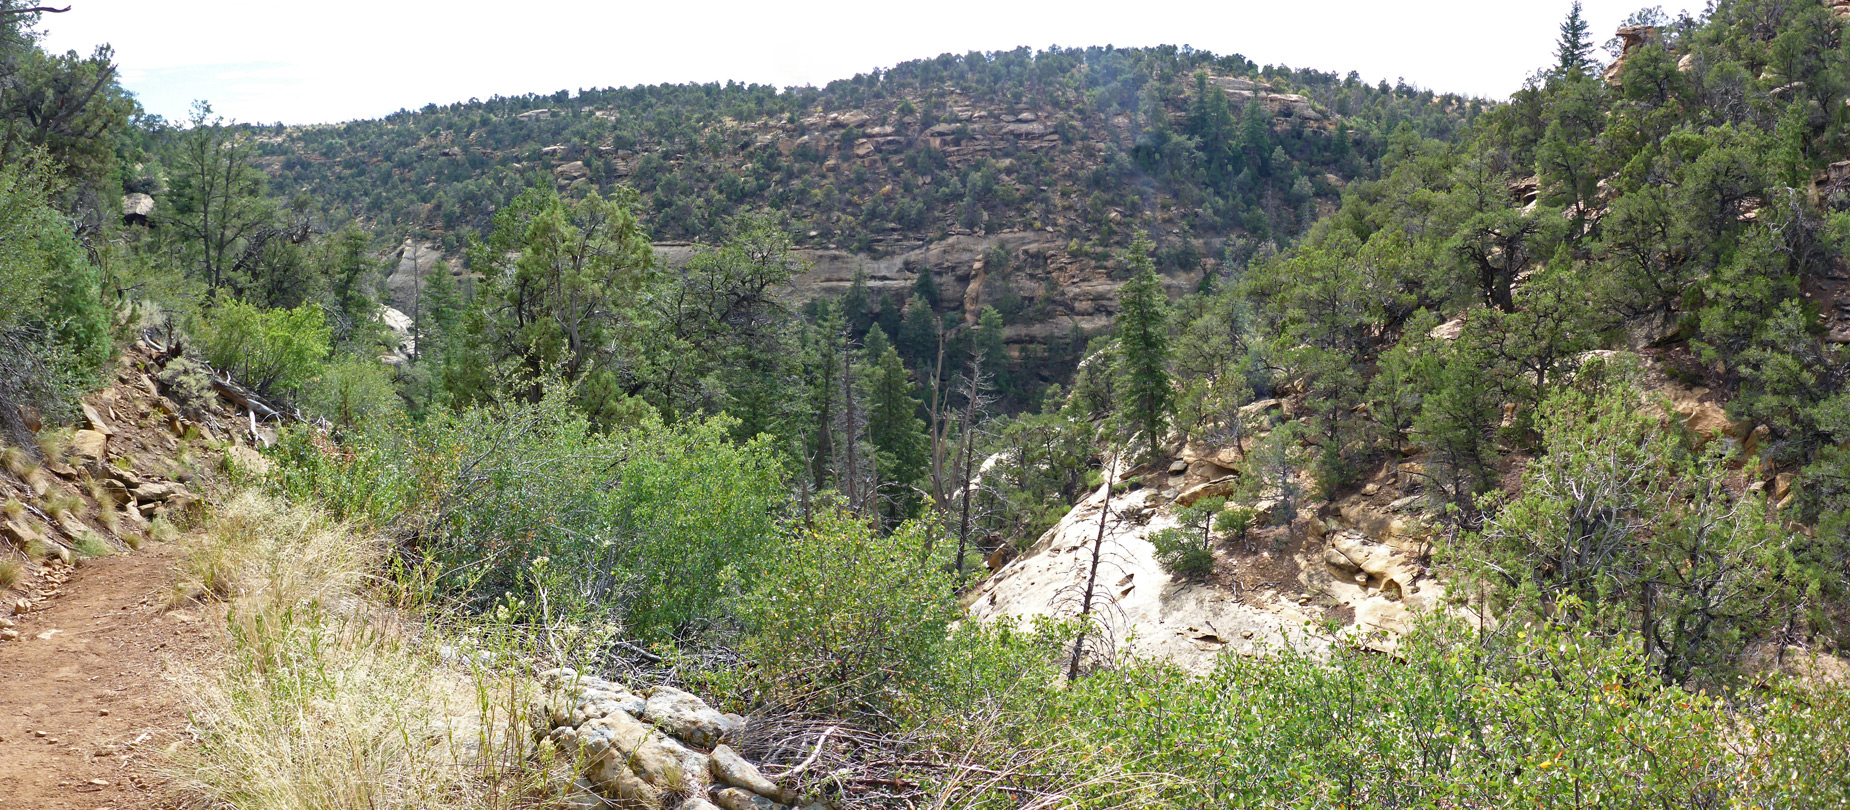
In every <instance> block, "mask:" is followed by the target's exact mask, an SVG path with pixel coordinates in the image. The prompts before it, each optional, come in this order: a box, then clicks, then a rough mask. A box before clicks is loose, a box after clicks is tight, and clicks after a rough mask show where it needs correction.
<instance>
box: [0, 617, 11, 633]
mask: <svg viewBox="0 0 1850 810" xmlns="http://www.w3.org/2000/svg"><path fill="white" fill-rule="evenodd" d="M12 626H13V620H12V619H9V618H7V617H5V616H0V630H7V629H10V628H11V627H12Z"/></svg>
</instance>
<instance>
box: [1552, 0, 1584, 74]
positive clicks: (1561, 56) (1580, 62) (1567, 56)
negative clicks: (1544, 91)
mask: <svg viewBox="0 0 1850 810" xmlns="http://www.w3.org/2000/svg"><path fill="white" fill-rule="evenodd" d="M1555 60H1556V64H1555V72H1556V75H1558V76H1559V77H1560V78H1562V79H1574V78H1584V77H1586V76H1590V75H1592V73H1593V40H1592V38H1591V37H1589V36H1588V34H1587V20H1586V18H1585V17H1583V16H1581V13H1580V0H1574V8H1573V10H1571V11H1569V12H1568V13H1567V19H1566V20H1563V21H1562V22H1561V41H1560V42H1559V43H1558V44H1556V45H1555Z"/></svg>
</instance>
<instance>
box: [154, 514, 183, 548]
mask: <svg viewBox="0 0 1850 810" xmlns="http://www.w3.org/2000/svg"><path fill="white" fill-rule="evenodd" d="M148 536H149V537H152V538H154V542H156V543H171V542H173V541H175V540H178V539H180V529H179V528H178V527H176V526H174V525H173V521H170V520H168V519H167V518H166V517H165V516H160V517H156V518H155V519H153V520H151V521H148Z"/></svg>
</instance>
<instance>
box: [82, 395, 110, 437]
mask: <svg viewBox="0 0 1850 810" xmlns="http://www.w3.org/2000/svg"><path fill="white" fill-rule="evenodd" d="M83 413H84V424H86V425H89V426H90V429H91V430H94V431H96V432H98V433H101V434H103V435H104V436H114V435H116V432H115V431H113V430H110V429H109V425H108V424H105V423H104V422H103V417H102V416H101V415H99V414H98V413H97V412H96V408H95V407H93V406H91V405H90V403H88V402H86V403H84V404H83Z"/></svg>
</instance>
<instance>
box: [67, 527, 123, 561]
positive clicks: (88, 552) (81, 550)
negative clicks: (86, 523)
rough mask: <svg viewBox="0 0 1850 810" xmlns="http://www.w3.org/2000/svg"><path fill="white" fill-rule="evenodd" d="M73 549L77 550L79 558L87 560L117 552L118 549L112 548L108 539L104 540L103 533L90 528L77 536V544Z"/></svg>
mask: <svg viewBox="0 0 1850 810" xmlns="http://www.w3.org/2000/svg"><path fill="white" fill-rule="evenodd" d="M72 550H73V551H75V552H77V556H78V557H79V558H81V559H85V560H89V559H94V558H97V557H107V556H109V555H111V554H114V553H116V550H115V549H113V548H110V546H109V543H108V541H106V540H104V539H103V537H102V535H99V534H97V533H96V532H93V531H88V530H85V531H84V532H83V533H82V534H79V535H78V536H77V545H76V546H73V547H72Z"/></svg>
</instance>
